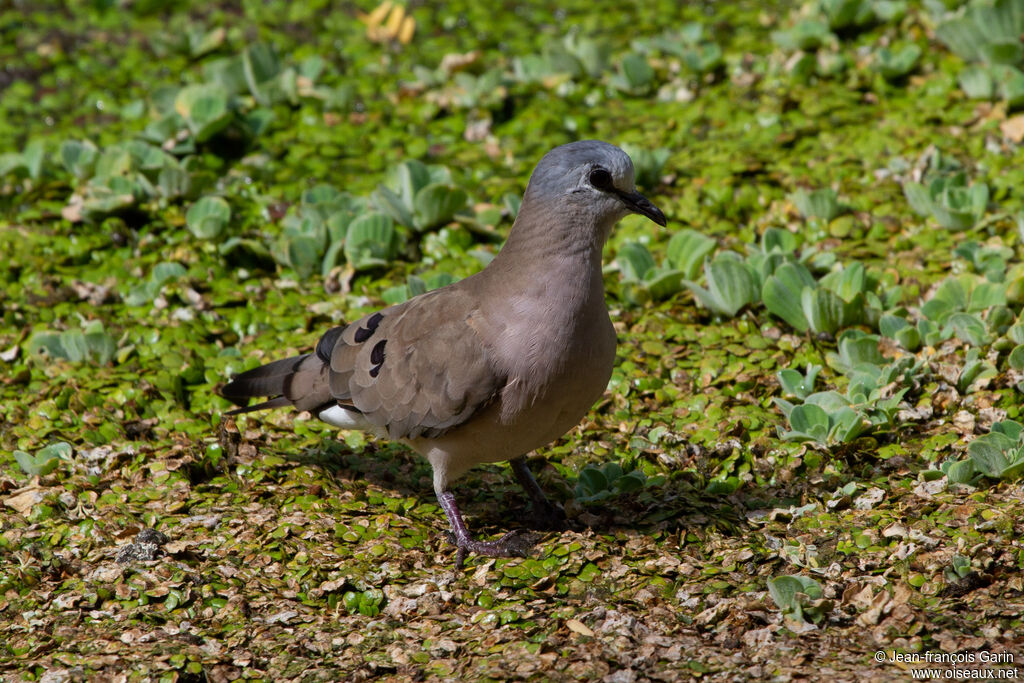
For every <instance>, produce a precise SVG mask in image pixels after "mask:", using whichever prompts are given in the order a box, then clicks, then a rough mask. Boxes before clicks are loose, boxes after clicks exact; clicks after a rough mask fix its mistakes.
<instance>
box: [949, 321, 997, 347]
mask: <svg viewBox="0 0 1024 683" xmlns="http://www.w3.org/2000/svg"><path fill="white" fill-rule="evenodd" d="M947 325H948V326H950V327H951V328H952V329H953V333H954V334H955V335H956V337H957V339H960V340H962V341H965V342H967V343H968V344H971V345H973V346H984V345H985V344H987V343H988V331H987V330H986V329H985V323H984V322H982V320H981V318H979V317H978V316H977V315H974V314H972V313H953V314H952V315H951V316H949V319H948V321H947Z"/></svg>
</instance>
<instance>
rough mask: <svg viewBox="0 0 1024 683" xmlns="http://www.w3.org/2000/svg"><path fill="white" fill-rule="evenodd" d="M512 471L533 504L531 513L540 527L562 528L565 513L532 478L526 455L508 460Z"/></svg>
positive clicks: (563, 526)
mask: <svg viewBox="0 0 1024 683" xmlns="http://www.w3.org/2000/svg"><path fill="white" fill-rule="evenodd" d="M509 464H510V465H511V466H512V471H513V472H514V473H515V475H516V481H518V482H519V485H520V486H522V487H523V489H524V490H525V491H526V495H527V496H529V497H530V503H531V504H532V505H533V514H534V516H535V517H536V518H537V521H538V522H539V523H540V524H541V526H542V527H544V528H547V529H564V528H565V513H564V512H562V511H561V510H560V509H558V508H557V507H556V506H555V505H554V504H552V503H551V501H549V500H548V498H547V496H545V495H544V491H543V490H542V489H541V487H540V484H538V483H537V480H536V479H534V478H533V472H531V471H530V466H529V465H527V464H526V456H521V457H519V458H514V459H513V460H510V461H509Z"/></svg>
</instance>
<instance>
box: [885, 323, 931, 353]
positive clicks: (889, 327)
mask: <svg viewBox="0 0 1024 683" xmlns="http://www.w3.org/2000/svg"><path fill="white" fill-rule="evenodd" d="M878 331H879V332H880V333H881V335H882V336H883V337H888V338H889V339H895V340H896V342H897V343H898V344H899V345H900V346H902V347H903V348H905V349H906V350H907V351H917V350H918V349H919V348H921V332H920V331H919V330H918V328H917V327H916V326H915V325H914V324H912V323H911V322H910V321H909V320H907V319H906V318H903V317H900V316H896V315H888V314H887V315H883V316H882V317H881V318H880V319H879V321H878Z"/></svg>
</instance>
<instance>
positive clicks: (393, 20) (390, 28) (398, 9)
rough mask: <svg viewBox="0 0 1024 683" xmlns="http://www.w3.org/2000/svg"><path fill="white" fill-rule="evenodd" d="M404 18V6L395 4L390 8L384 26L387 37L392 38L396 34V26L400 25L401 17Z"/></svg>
mask: <svg viewBox="0 0 1024 683" xmlns="http://www.w3.org/2000/svg"><path fill="white" fill-rule="evenodd" d="M404 18H405V8H404V7H402V6H401V5H395V7H394V9H392V10H391V14H390V15H388V21H387V24H386V25H385V26H384V28H385V32H386V33H387V35H388V37H389V38H394V37H395V36H397V35H398V27H399V26H401V25H402V19H404Z"/></svg>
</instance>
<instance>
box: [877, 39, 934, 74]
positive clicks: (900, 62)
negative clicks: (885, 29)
mask: <svg viewBox="0 0 1024 683" xmlns="http://www.w3.org/2000/svg"><path fill="white" fill-rule="evenodd" d="M921 53H922V50H921V47H920V46H919V45H916V44H914V43H909V44H907V45H904V46H902V47H899V48H888V47H883V48H879V49H878V51H877V52H875V58H874V63H873V64H872V68H873V69H874V70H875V71H876V72H878V74H879V75H880V76H881V77H882V78H884V79H885V80H887V81H899V80H900V79H903V78H906V77H907V76H908V75H909V74H910V73H911V72H912V71H913V70H914V69H916V68H917V64H918V62H919V61H920V60H921Z"/></svg>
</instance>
